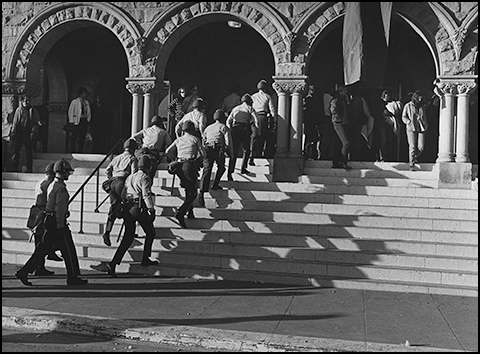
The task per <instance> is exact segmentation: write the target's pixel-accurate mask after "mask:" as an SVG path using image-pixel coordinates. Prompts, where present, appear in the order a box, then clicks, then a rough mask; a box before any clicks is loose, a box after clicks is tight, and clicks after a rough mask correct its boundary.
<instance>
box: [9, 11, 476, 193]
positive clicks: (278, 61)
mask: <svg viewBox="0 0 480 354" xmlns="http://www.w3.org/2000/svg"><path fill="white" fill-rule="evenodd" d="M344 12H345V4H344V3H343V2H198V3H197V2H193V3H192V2H3V3H2V26H3V29H2V53H3V55H2V119H3V121H4V122H5V121H6V120H7V119H8V116H9V114H10V113H11V112H12V111H13V110H14V108H15V107H16V105H17V104H18V96H19V95H20V94H23V93H27V94H30V95H32V96H33V97H34V98H35V99H36V100H37V103H38V104H39V105H42V104H43V105H44V106H45V107H46V108H47V109H48V114H49V127H48V129H49V130H48V142H49V144H50V145H49V148H48V149H47V151H49V152H62V149H64V146H65V144H64V142H63V141H64V140H65V133H64V132H63V130H62V127H63V125H64V123H65V116H66V110H67V106H68V103H69V101H70V100H71V99H73V98H74V97H75V92H76V89H77V88H78V86H81V85H83V86H87V87H89V88H90V89H91V90H90V91H95V90H97V89H98V88H99V85H100V83H99V81H102V80H103V83H102V85H104V86H103V92H106V96H107V97H108V96H109V98H110V104H111V105H114V106H115V107H114V108H115V109H116V112H117V113H118V114H120V115H123V116H124V117H126V118H125V119H123V120H121V121H120V122H119V123H118V124H117V123H115V125H124V126H127V129H126V133H127V134H128V133H134V132H137V131H138V130H140V129H142V128H143V127H146V126H147V125H148V124H149V120H150V118H151V116H152V115H153V114H154V113H156V107H157V106H158V105H159V104H160V102H162V100H163V99H164V98H165V97H166V96H168V95H169V93H171V91H172V90H173V89H174V88H175V85H176V86H178V85H179V84H178V83H173V84H172V77H173V76H175V75H177V76H178V75H180V74H181V73H180V72H181V71H182V68H181V67H175V65H174V63H173V64H172V62H171V60H170V62H169V59H170V58H172V57H173V55H174V53H175V51H176V50H178V48H179V47H180V45H181V44H182V41H183V40H184V39H185V38H187V37H188V36H190V35H192V34H193V33H201V34H202V36H203V37H197V38H200V39H196V41H201V40H202V38H204V37H207V38H215V37H208V34H204V33H206V32H207V31H206V30H205V29H207V28H208V27H207V26H210V25H213V24H215V23H217V24H218V23H223V22H226V21H236V22H238V23H240V24H242V25H243V26H244V27H247V28H249V30H251V31H252V32H254V33H255V36H256V38H257V41H256V42H255V43H259V44H258V47H260V46H263V47H265V48H267V49H266V50H265V49H257V48H252V49H251V50H250V49H249V50H243V51H242V52H238V53H237V54H236V56H237V57H240V56H241V55H240V54H241V53H243V52H253V54H255V52H258V53H262V55H263V53H265V55H264V57H266V58H267V59H266V60H265V61H266V62H268V63H271V65H270V64H268V65H270V66H268V65H267V64H266V65H267V66H266V69H265V68H263V69H260V70H263V71H262V72H261V75H262V76H260V77H258V78H256V77H252V78H251V81H252V82H257V81H259V79H267V81H269V83H270V84H271V87H272V88H273V91H272V93H274V94H275V98H276V103H277V106H278V118H279V119H278V125H277V153H276V156H275V159H274V166H273V172H274V179H275V180H276V181H296V180H297V177H298V176H299V175H300V174H301V173H302V171H303V163H304V162H303V158H302V131H303V130H302V129H303V126H302V123H303V119H302V114H303V113H302V112H303V111H302V97H303V95H304V94H305V91H306V87H307V85H308V83H309V82H310V81H311V80H312V79H314V80H316V81H315V84H316V85H317V86H320V87H321V86H322V85H323V77H327V76H328V72H329V71H332V70H330V69H329V68H328V65H329V63H328V61H327V62H326V63H325V62H322V60H323V59H318V58H323V57H328V55H330V54H331V53H330V52H331V51H333V50H330V49H329V47H328V46H326V45H325V43H327V42H328V41H329V40H330V41H332V42H335V43H337V42H339V41H338V38H336V39H335V38H332V37H333V36H334V33H339V31H340V27H341V23H342V21H343V16H344ZM392 23H397V24H398V26H403V27H401V29H402V28H404V29H408V31H411V32H412V33H413V34H414V36H416V38H415V41H418V42H420V43H421V45H422V46H423V47H424V48H425V51H426V52H427V53H428V55H426V56H424V57H421V58H418V62H419V65H420V66H422V65H423V61H425V62H426V63H427V62H428V65H429V66H430V67H431V68H432V70H431V71H432V74H431V75H430V76H425V77H422V74H418V75H416V76H418V77H420V79H421V80H420V81H419V80H417V81H415V80H416V79H411V82H412V86H413V85H415V86H416V87H417V88H421V89H423V90H424V91H428V90H431V91H432V92H435V94H437V95H438V96H439V100H440V104H439V106H438V107H439V108H438V109H439V112H438V124H437V125H434V126H435V130H436V132H435V135H436V138H437V139H438V143H436V150H437V151H435V155H436V156H435V161H432V162H435V163H436V164H437V165H438V168H439V170H440V171H443V172H441V173H440V174H439V175H440V176H445V177H442V178H444V179H445V183H446V185H448V184H449V183H452V184H456V185H457V184H458V183H460V184H461V183H463V182H466V180H468V178H469V177H468V173H469V172H468V171H470V176H471V166H472V164H471V162H472V161H471V159H470V155H471V151H472V150H471V147H469V142H470V144H471V145H472V146H474V147H476V149H478V143H477V140H478V135H475V136H473V139H472V134H473V130H474V129H475V128H474V127H472V124H471V122H472V119H471V107H472V105H473V104H476V105H478V103H476V98H473V97H476V95H477V94H476V92H477V78H478V76H477V75H478V71H477V70H478V69H477V68H478V56H477V54H478V3H477V2H393V8H392ZM211 28H213V27H211ZM82 31H83V32H82ZM89 31H90V32H89ZM92 31H93V32H92ZM95 31H97V32H98V33H102V35H101V36H100V35H99V37H98V40H100V39H102V40H103V39H105V43H107V44H105V45H103V44H102V45H103V46H104V47H105V46H107V47H108V48H109V51H110V52H111V53H113V52H114V53H115V55H114V57H113V58H111V59H110V58H108V57H106V58H103V57H100V56H98V57H92V56H91V55H92V54H91V53H89V50H88V46H87V47H85V48H87V49H85V48H83V49H82V50H81V52H80V53H75V54H72V52H74V51H75V42H78V43H80V42H81V40H80V39H79V37H78V36H77V37H68V36H73V34H74V33H79V34H80V35H82V33H83V35H84V36H87V35H90V34H91V33H97V32H95ZM105 31H107V32H108V34H104V33H106V32H105ZM202 31H203V32H202ZM392 31H393V30H392ZM400 32H401V31H400ZM214 35H215V34H214ZM216 35H217V36H219V35H220V33H218V31H217V33H216ZM392 35H393V32H392ZM71 38H74V39H75V40H73V42H74V43H73V44H72V43H71V42H72V40H70V41H69V43H65V42H67V41H66V39H71ZM252 38H253V37H252ZM62 40H63V42H62ZM89 40H90V43H91V45H92V48H96V47H95V46H96V45H99V44H98V43H95V42H96V40H97V38H96V35H95V34H93V35H90V37H89ZM213 41H214V40H213ZM392 41H393V42H394V38H392ZM406 41H408V39H407V40H406ZM247 42H248V38H247ZM337 44H338V43H337ZM102 45H100V47H101V46H102ZM207 45H208V43H207ZM392 45H393V43H392ZM402 45H403V46H404V48H405V50H412V49H411V48H408V47H409V46H408V43H407V42H403V44H402ZM110 48H111V49H110ZM99 50H100V49H99ZM197 51H199V50H198V49H197ZM219 53H222V52H219ZM197 54H198V55H197ZM197 54H195V55H192V58H193V59H192V60H196V58H197V57H201V55H202V53H197ZM224 54H228V53H224ZM246 54H248V53H246ZM250 54H251V55H252V53H250ZM105 55H106V56H107V55H108V53H106V54H105ZM216 55H217V57H218V56H219V55H220V54H216ZM82 56H85V58H86V59H85V61H90V63H89V67H90V68H92V67H95V66H99V65H100V66H101V65H103V66H101V68H100V69H98V71H99V72H102V71H104V72H107V71H108V70H113V69H112V68H110V67H109V66H111V67H115V65H116V63H117V62H118V63H119V64H118V67H119V69H118V70H117V69H115V71H112V74H109V75H110V76H112V80H109V79H108V77H107V78H103V79H102V80H99V78H98V75H97V77H96V76H95V75H91V74H85V76H84V79H83V81H82V78H79V77H78V75H79V74H78V73H77V74H75V68H76V67H77V68H83V66H82V63H81V62H78V60H80V59H79V58H81V57H82ZM206 56H207V57H208V53H206ZM414 56H415V52H412V55H410V57H414ZM119 57H121V59H118V58H119ZM92 58H93V59H92ZM314 58H317V59H315V60H316V61H315V60H314ZM214 59H215V58H214ZM74 60H77V61H76V62H75V65H72V64H69V62H70V63H72V62H73V61H74ZM109 60H111V61H112V64H111V65H110V63H108V62H109ZM209 60H212V59H209ZM250 60H251V63H258V62H260V61H263V57H262V58H261V59H258V58H256V57H254V56H253V57H251V58H250ZM119 61H120V62H119ZM199 61H201V59H199ZM228 61H229V62H231V65H232V66H231V67H230V69H229V70H230V72H231V71H234V70H235V69H234V68H235V66H234V65H235V63H234V60H228ZM247 61H248V59H247ZM338 61H339V60H338V57H337V58H336V59H332V62H333V63H332V65H334V64H335V65H337V66H338V63H337V62H338ZM102 62H105V63H104V64H102ZM320 62H321V63H322V65H319V64H318V63H320ZM218 65H219V68H220V67H221V65H223V64H222V63H221V60H220V59H219V64H218ZM249 65H251V64H248V63H247V64H245V65H244V68H248V67H249ZM425 65H426V66H428V65H427V64H425ZM325 67H326V68H325ZM172 68H173V69H172ZM322 70H323V71H322ZM404 70H405V72H407V75H408V68H405V69H404ZM417 70H419V69H417ZM420 70H421V69H420ZM198 71H201V69H196V71H195V73H197V72H198ZM392 71H394V70H392ZM117 72H120V74H118V75H120V77H119V78H117V77H116V75H117V74H116V73H117ZM320 72H321V73H322V74H320ZM324 73H325V74H324ZM114 76H115V78H113V77H114ZM210 76H212V75H210ZM252 76H253V75H252ZM265 76H267V77H265ZM87 77H88V80H87V79H86V78H87ZM239 77H240V78H241V77H242V76H241V75H240V76H239ZM330 79H331V78H329V80H330ZM325 80H326V79H325ZM105 81H111V82H112V85H113V83H115V85H116V87H120V86H121V87H122V89H123V90H125V89H126V90H127V91H126V93H125V92H123V91H119V90H120V89H113V88H111V87H109V86H107V83H104V82H105ZM334 81H336V82H334ZM397 81H398V80H397ZM432 82H433V83H434V85H435V86H436V88H435V89H433V88H432ZM334 83H340V84H341V82H339V80H338V79H336V80H334V79H332V80H330V82H329V83H328V85H333V84H334ZM220 84H221V82H220V81H214V82H213V86H219V85H220ZM394 84H395V85H397V84H398V83H397V82H395V83H394ZM328 85H327V83H325V86H324V88H326V87H327V86H328ZM247 86H248V87H247ZM252 86H253V85H252V84H251V83H250V82H248V83H246V84H245V88H244V91H252V90H254V89H255V87H252ZM404 86H405V85H404ZM169 90H170V91H169ZM251 93H253V92H251ZM472 94H473V96H472ZM126 96H128V97H126ZM120 97H123V98H122V99H120ZM90 98H93V97H90ZM116 98H117V99H116ZM122 100H123V101H124V102H123V103H121V104H118V102H117V101H122ZM117 106H118V107H117ZM477 112H478V110H477ZM477 114H478V113H477ZM477 128H478V126H477ZM116 134H117V135H116V136H117V137H125V129H124V132H123V135H122V133H121V132H120V133H116ZM472 140H474V141H473V142H472ZM469 151H470V153H469ZM476 159H478V157H476ZM473 162H474V163H478V161H473Z"/></svg>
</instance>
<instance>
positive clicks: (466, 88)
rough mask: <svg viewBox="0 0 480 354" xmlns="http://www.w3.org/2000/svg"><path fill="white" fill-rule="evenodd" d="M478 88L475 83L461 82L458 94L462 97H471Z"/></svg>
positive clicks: (458, 86) (458, 85)
mask: <svg viewBox="0 0 480 354" xmlns="http://www.w3.org/2000/svg"><path fill="white" fill-rule="evenodd" d="M475 87H477V84H476V83H475V82H471V81H470V82H459V83H458V84H457V92H458V94H460V95H469V94H470V93H471V92H472V91H473V90H474V89H475Z"/></svg>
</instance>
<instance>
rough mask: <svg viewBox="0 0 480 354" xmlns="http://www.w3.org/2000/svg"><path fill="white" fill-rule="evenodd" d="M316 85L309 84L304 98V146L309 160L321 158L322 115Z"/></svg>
mask: <svg viewBox="0 0 480 354" xmlns="http://www.w3.org/2000/svg"><path fill="white" fill-rule="evenodd" d="M314 95H315V86H314V85H309V86H308V92H307V95H306V96H305V98H304V99H303V127H304V129H303V130H304V134H305V144H304V148H303V154H304V157H305V158H306V159H308V160H319V159H320V154H321V152H320V115H321V114H322V113H321V112H320V110H319V109H318V104H317V97H315V96H314Z"/></svg>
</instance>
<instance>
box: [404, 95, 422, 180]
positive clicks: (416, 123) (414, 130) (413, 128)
mask: <svg viewBox="0 0 480 354" xmlns="http://www.w3.org/2000/svg"><path fill="white" fill-rule="evenodd" d="M402 121H403V123H404V124H405V125H406V130H407V140H408V153H409V154H408V155H409V163H410V171H415V164H418V157H419V156H420V155H421V154H422V152H423V150H424V148H425V132H426V131H427V129H428V123H427V115H426V113H425V107H424V101H423V93H422V91H418V90H417V91H415V92H414V93H413V95H412V99H411V100H410V102H408V103H407V104H406V105H405V107H403V113H402Z"/></svg>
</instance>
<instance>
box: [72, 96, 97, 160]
mask: <svg viewBox="0 0 480 354" xmlns="http://www.w3.org/2000/svg"><path fill="white" fill-rule="evenodd" d="M87 94H88V91H87V89H86V88H85V87H80V88H79V89H78V97H77V98H75V99H74V100H72V102H71V103H70V107H69V108H68V122H69V123H73V124H74V125H75V129H74V130H73V131H72V135H71V137H70V138H71V141H70V147H71V150H72V152H80V153H82V152H83V146H84V144H85V137H86V136H87V132H88V125H89V124H90V120H91V119H92V112H91V109H90V103H89V102H88V101H87Z"/></svg>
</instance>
